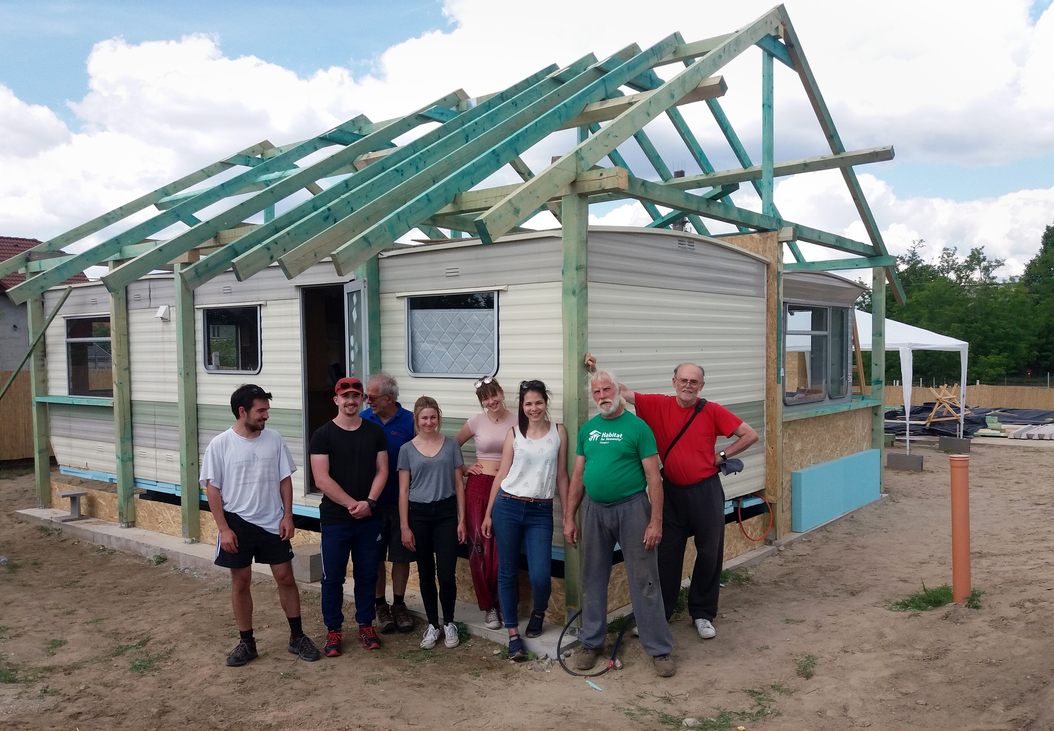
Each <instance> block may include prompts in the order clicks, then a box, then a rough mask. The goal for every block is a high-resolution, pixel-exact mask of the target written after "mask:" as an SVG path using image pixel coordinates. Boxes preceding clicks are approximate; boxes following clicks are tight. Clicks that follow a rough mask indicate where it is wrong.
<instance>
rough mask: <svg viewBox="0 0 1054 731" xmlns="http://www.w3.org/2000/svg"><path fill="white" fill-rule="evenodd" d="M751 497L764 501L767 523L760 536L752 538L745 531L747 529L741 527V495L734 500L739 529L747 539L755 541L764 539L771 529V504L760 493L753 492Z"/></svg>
mask: <svg viewBox="0 0 1054 731" xmlns="http://www.w3.org/2000/svg"><path fill="white" fill-rule="evenodd" d="M752 497H759V498H761V499H762V500H763V501H764V502H765V508H766V509H767V510H768V513H769V524H768V527H766V528H765V532H764V533H762V534H761V537H760V538H754V537H753V536H751V535H749V534H748V533H747V529H746V528H744V527H743V497H740V498H738V501H737V502H736V519H737V520H738V521H739V530H741V531H743V535H745V536H746V537H747V538H748V539H749V540H751V541H755V542H757V541H763V540H765V536H767V535H768V534H769V531H770V530H772V504H771V503H769V501H768V499H767V498H766V497H765V496H764V495H763V494H761V493H754V495H752ZM748 520H749V518H748Z"/></svg>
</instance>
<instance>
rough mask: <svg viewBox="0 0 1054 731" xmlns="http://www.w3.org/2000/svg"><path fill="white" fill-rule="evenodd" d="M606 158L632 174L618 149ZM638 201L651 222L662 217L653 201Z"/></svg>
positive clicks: (595, 126) (593, 129)
mask: <svg viewBox="0 0 1054 731" xmlns="http://www.w3.org/2000/svg"><path fill="white" fill-rule="evenodd" d="M588 129H589V131H590V132H591V133H592V134H596V133H597V132H599V131H600V125H599V124H591V125H589V128H588ZM608 159H609V160H611V163H612V164H613V165H615V166H616V167H620V168H622V169H623V170H628V171H629V172H630V175H632V174H633V171H632V169H631V168H630V166H629V163H628V162H626V159H625V158H624V157H622V153H620V152H619V151H618V150H612V151H611V152H609V153H608ZM512 192H515V191H512ZM639 203H640V204H641V205H642V206H644V210H645V211H647V213H648V215H649V216H651V220H652V223H654V222H655V221H657V220H659V219H660V218H662V214H661V213H660V212H659V209H658V208H656V207H655V204H654V203H649V202H647V201H639Z"/></svg>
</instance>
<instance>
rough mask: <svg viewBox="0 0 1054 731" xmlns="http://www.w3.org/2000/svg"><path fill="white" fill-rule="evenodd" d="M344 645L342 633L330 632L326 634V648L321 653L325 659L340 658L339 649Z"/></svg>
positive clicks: (337, 631) (338, 631)
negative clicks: (324, 654)
mask: <svg viewBox="0 0 1054 731" xmlns="http://www.w3.org/2000/svg"><path fill="white" fill-rule="evenodd" d="M343 643H344V633H343V632H341V631H340V630H339V629H338V630H332V629H331V630H330V631H329V632H327V633H326V646H325V647H323V648H322V651H323V652H324V653H326V657H340V648H341V645H342V644H343Z"/></svg>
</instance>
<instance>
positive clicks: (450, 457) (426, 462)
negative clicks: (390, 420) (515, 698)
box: [399, 437, 465, 503]
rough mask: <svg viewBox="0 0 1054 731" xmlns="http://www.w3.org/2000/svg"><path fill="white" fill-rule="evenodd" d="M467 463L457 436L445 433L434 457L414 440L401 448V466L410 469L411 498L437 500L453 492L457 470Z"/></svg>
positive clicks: (443, 498)
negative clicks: (426, 453) (420, 449)
mask: <svg viewBox="0 0 1054 731" xmlns="http://www.w3.org/2000/svg"><path fill="white" fill-rule="evenodd" d="M464 464H465V459H464V458H463V457H462V456H461V447H459V446H458V444H457V440H455V439H451V438H450V437H444V439H443V446H442V447H440V448H439V451H438V452H437V453H436V456H434V457H426V456H424V455H423V454H421V453H420V452H419V451H418V450H417V446H416V445H415V444H414V443H413V442H412V441H411V442H407V443H406V444H404V445H403V448H402V449H400V450H399V469H400V470H407V471H408V472H409V473H410V502H412V503H434V502H437V501H439V500H445V499H446V498H448V497H451V496H452V495H453V494H454V470H456V469H457V468H458V467H461V466H462V465H464Z"/></svg>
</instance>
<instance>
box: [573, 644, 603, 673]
mask: <svg viewBox="0 0 1054 731" xmlns="http://www.w3.org/2000/svg"><path fill="white" fill-rule="evenodd" d="M600 649H601V648H599V647H583V648H581V649H580V650H579V651H578V653H577V654H576V655H575V667H576V668H578V669H579V670H592V669H593V666H594V665H596V664H597V657H598V656H599V655H600Z"/></svg>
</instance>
